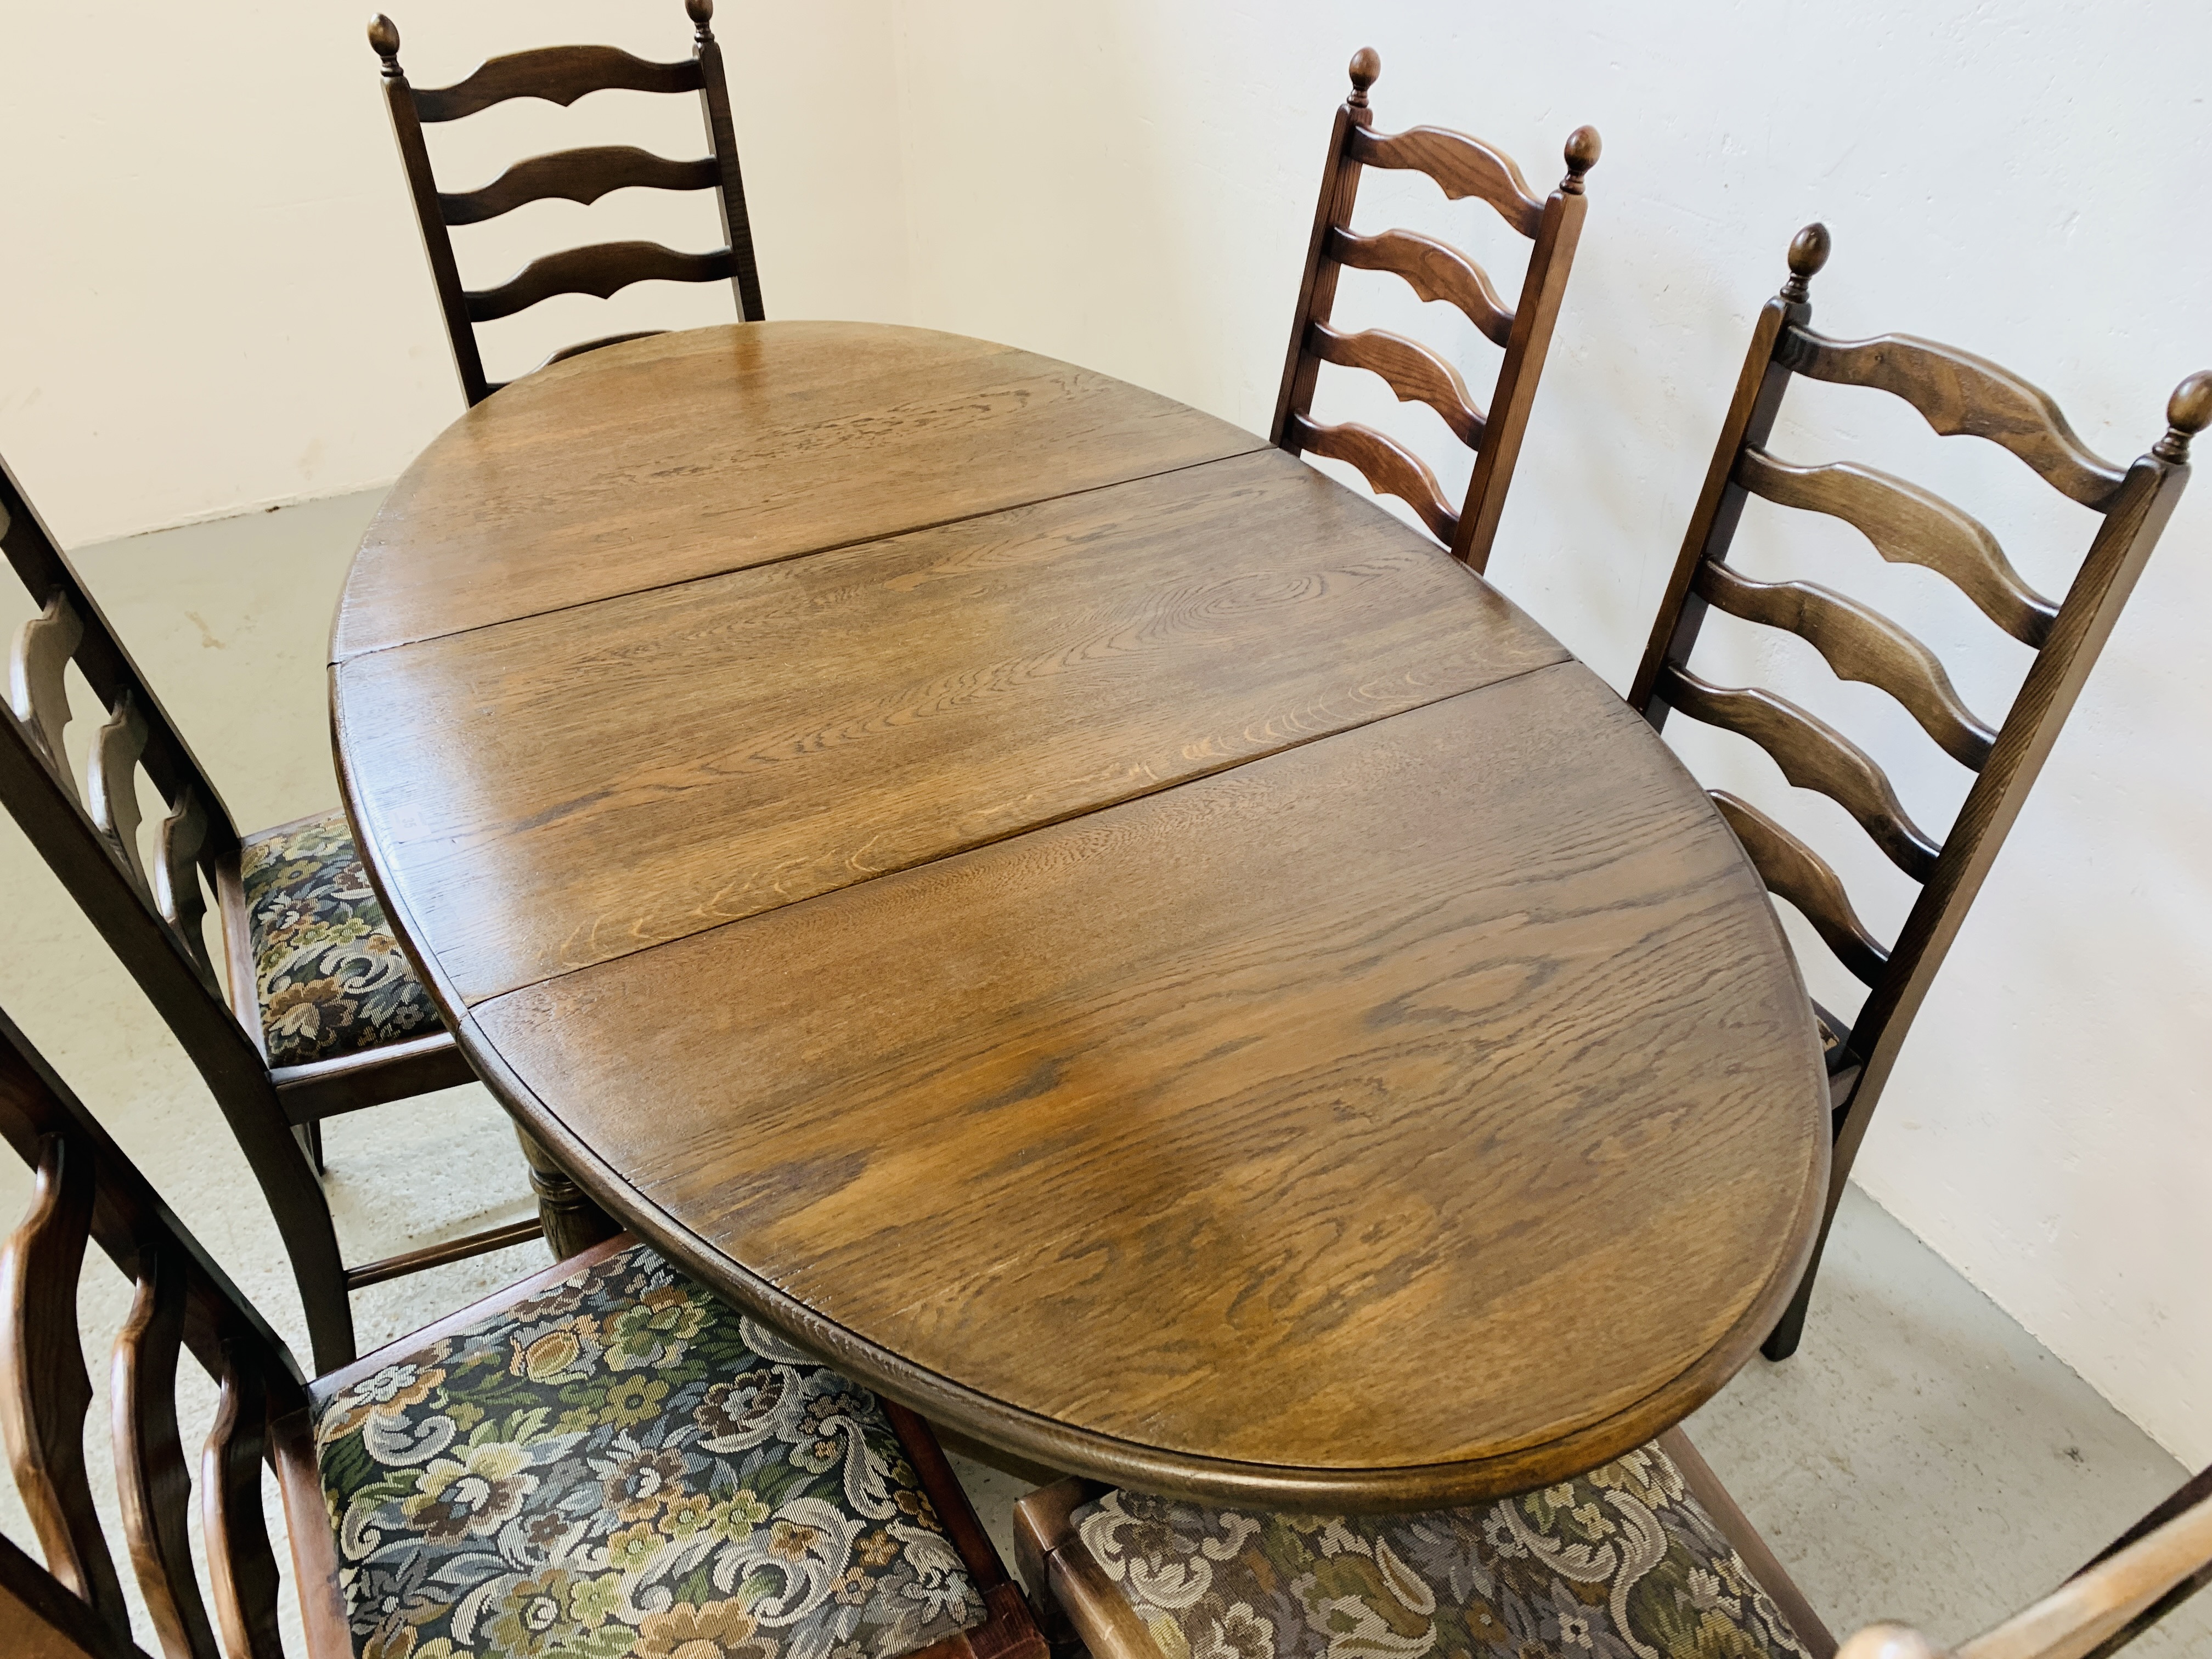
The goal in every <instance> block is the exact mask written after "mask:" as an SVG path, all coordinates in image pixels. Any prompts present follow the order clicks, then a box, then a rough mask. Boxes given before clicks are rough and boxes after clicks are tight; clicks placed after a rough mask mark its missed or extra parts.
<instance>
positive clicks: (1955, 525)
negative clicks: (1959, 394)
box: [1735, 444, 2058, 646]
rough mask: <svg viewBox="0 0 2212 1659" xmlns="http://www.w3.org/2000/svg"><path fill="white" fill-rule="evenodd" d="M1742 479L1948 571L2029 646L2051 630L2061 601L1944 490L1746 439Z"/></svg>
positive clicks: (1888, 549)
mask: <svg viewBox="0 0 2212 1659" xmlns="http://www.w3.org/2000/svg"><path fill="white" fill-rule="evenodd" d="M1735 476H1736V481H1737V482H1738V483H1741V485H1742V486H1743V487H1744V488H1745V489H1748V490H1749V491H1750V492H1751V493H1752V494H1753V495H1761V496H1764V497H1765V499H1766V500H1768V501H1772V502H1774V503H1775V504H1776V505H1777V506H1780V507H1803V508H1805V509H1807V510H1808V512H1814V513H1831V514H1832V515H1833V516H1835V517H1837V518H1838V519H1841V520H1844V522H1845V523H1846V524H1848V525H1850V526H1851V527H1852V528H1854V529H1855V530H1857V531H1859V532H1862V533H1863V534H1864V536H1865V537H1866V538H1867V540H1869V542H1871V543H1873V544H1874V550H1875V552H1877V553H1879V554H1881V556H1882V557H1883V558H1885V559H1887V560H1889V561H1890V562H1892V563H1907V564H1917V565H1923V566H1925V567H1926V568H1929V569H1930V570H1933V571H1935V572H1936V574H1939V575H1942V576H1945V577H1948V578H1949V580H1950V581H1951V584H1952V586H1954V587H1956V588H1957V589H1958V590H1959V591H1960V592H1961V593H1964V594H1965V595H1966V597H1967V598H1968V599H1972V601H1973V602H1974V604H1975V605H1976V606H1977V607H1978V609H1979V610H1980V611H1981V613H1982V614H1983V615H1984V616H1985V617H1988V618H1989V619H1990V621H1991V622H1993V623H1996V625H1997V626H1998V627H1999V628H2002V629H2004V631H2005V632H2006V633H2008V634H2009V635H2012V636H2013V638H2015V639H2016V640H2018V641H2020V642H2021V644H2022V645H2029V646H2040V645H2041V644H2042V643H2043V641H2045V639H2046V638H2047V637H2049V635H2050V633H2051V619H2052V618H2053V617H2056V616H2057V614H2058V607H2057V605H2053V604H2052V603H2051V601H2050V600H2049V599H2045V598H2044V597H2043V596H2042V595H2041V594H2040V593H2038V592H2036V591H2035V590H2034V589H2033V588H2032V587H2030V586H2028V585H2027V583H2026V582H2025V581H2023V580H2021V574H2020V573H2019V572H2018V571H2017V570H2015V569H2014V568H2013V567H2012V561H2011V560H2009V559H2008V558H2006V557H2005V553H2004V549H2003V548H2002V547H2000V546H1999V545H1998V544H1997V538H1996V537H1995V536H1993V535H1992V534H1990V532H1989V530H1988V528H1987V527H1986V526H1984V525H1983V524H1982V523H1981V522H1980V521H1979V520H1975V519H1972V518H1970V517H1969V516H1967V515H1966V513H1961V512H1960V510H1959V509H1958V508H1957V507H1954V506H1952V505H1951V503H1950V502H1948V501H1945V500H1944V499H1943V498H1942V496H1940V495H1933V494H1930V493H1929V491H1927V490H1925V489H1921V488H1920V487H1919V486H1918V485H1917V484H1911V483H1906V482H1905V480H1904V479H1902V478H1893V477H1890V476H1889V475H1888V474H1887V473H1886V472H1877V471H1875V470H1874V469H1873V468H1872V467H1868V466H1855V465H1852V464H1850V462H1848V461H1838V462H1832V463H1831V464H1829V465H1826V466H1791V465H1788V464H1787V463H1786V462H1782V461H1778V460H1776V459H1774V458H1773V457H1772V456H1771V455H1768V454H1765V453H1763V452H1762V451H1760V450H1759V449H1757V448H1755V447H1752V446H1750V445H1748V444H1747V445H1746V446H1745V447H1744V449H1743V452H1742V453H1741V454H1740V455H1739V456H1737V458H1736V464H1735Z"/></svg>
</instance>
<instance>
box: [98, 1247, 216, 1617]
mask: <svg viewBox="0 0 2212 1659" xmlns="http://www.w3.org/2000/svg"><path fill="white" fill-rule="evenodd" d="M184 1338H185V1270H184V1267H183V1264H182V1263H179V1262H172V1261H165V1260H164V1259H163V1257H162V1253H161V1250H160V1249H158V1248H155V1247H152V1246H149V1247H148V1248H147V1249H144V1250H143V1251H141V1252H140V1253H139V1257H138V1274H137V1292H136V1294H135V1295H134V1296H133V1297H132V1299H131V1313H130V1316H129V1317H128V1318H127V1319H125V1321H124V1324H123V1329H122V1331H121V1332H120V1333H119V1334H118V1335H117V1337H116V1339H115V1351H114V1358H113V1371H112V1380H111V1382H110V1384H109V1391H108V1398H109V1400H110V1401H111V1402H112V1415H113V1430H114V1433H113V1441H114V1449H115V1480H116V1486H117V1488H118V1491H119V1492H120V1494H121V1496H122V1500H123V1534H124V1536H125V1539H126V1540H128V1541H129V1544H130V1548H131V1565H132V1567H133V1568H134V1569H135V1570H136V1571H137V1576H138V1588H139V1589H140V1590H141V1591H142V1592H143V1594H144V1595H145V1597H146V1611H147V1613H149V1615H150V1616H151V1617H152V1619H153V1621H154V1629H155V1633H156V1634H157V1635H158V1636H159V1637H160V1638H161V1651H162V1653H163V1654H165V1655H166V1656H167V1659H222V1656H221V1654H220V1653H219V1652H218V1650H216V1640H215V1629H214V1627H213V1626H211V1625H210V1624H209V1622H208V1616H207V1608H206V1607H205V1605H204V1603H203V1602H202V1601H201V1600H200V1593H199V1578H198V1574H197V1571H195V1569H194V1568H193V1565H192V1549H191V1522H190V1518H189V1517H190V1515H191V1494H192V1476H191V1468H189V1467H188V1466H187V1465H186V1463H185V1455H184V1450H183V1446H182V1443H181V1440H180V1437H179V1434H178V1432H177V1354H178V1352H179V1349H181V1348H182V1347H183V1346H184Z"/></svg>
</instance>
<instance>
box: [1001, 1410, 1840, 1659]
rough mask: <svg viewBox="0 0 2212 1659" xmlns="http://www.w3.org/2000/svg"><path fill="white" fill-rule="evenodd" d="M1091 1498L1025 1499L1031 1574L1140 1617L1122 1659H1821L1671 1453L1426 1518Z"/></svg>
mask: <svg viewBox="0 0 2212 1659" xmlns="http://www.w3.org/2000/svg"><path fill="white" fill-rule="evenodd" d="M1077 1484H1078V1483H1073V1482H1064V1483H1062V1485H1061V1486H1060V1487H1054V1488H1048V1490H1047V1491H1046V1492H1039V1493H1036V1494H1034V1495H1033V1496H1032V1497H1030V1498H1025V1499H1024V1500H1023V1503H1022V1505H1021V1517H1022V1518H1021V1520H1020V1522H1018V1525H1020V1526H1021V1527H1022V1528H1023V1529H1024V1531H1025V1532H1028V1533H1030V1534H1031V1535H1030V1537H1028V1538H1025V1539H1024V1545H1025V1547H1030V1548H1034V1549H1035V1550H1036V1558H1035V1559H1036V1566H1035V1568H1033V1571H1039V1572H1040V1574H1041V1575H1042V1574H1043V1573H1049V1572H1054V1571H1058V1572H1061V1573H1065V1572H1066V1571H1069V1569H1070V1567H1071V1565H1072V1566H1073V1571H1074V1572H1075V1573H1076V1575H1077V1576H1078V1577H1079V1578H1081V1579H1083V1580H1086V1581H1088V1583H1087V1585H1086V1586H1082V1587H1078V1588H1076V1589H1073V1590H1072V1591H1071V1592H1070V1593H1069V1594H1068V1595H1066V1596H1065V1597H1063V1598H1061V1599H1063V1600H1066V1601H1069V1602H1070V1603H1071V1604H1073V1605H1092V1606H1096V1605H1097V1604H1098V1602H1099V1601H1104V1602H1105V1603H1106V1605H1107V1606H1108V1607H1109V1613H1111V1609H1112V1608H1113V1607H1114V1606H1115V1604H1117V1603H1118V1604H1119V1606H1120V1607H1121V1608H1122V1609H1125V1610H1126V1613H1127V1618H1126V1619H1124V1618H1122V1617H1121V1616H1119V1615H1118V1614H1112V1622H1113V1623H1114V1624H1115V1626H1119V1627H1120V1629H1121V1632H1122V1634H1121V1639H1120V1640H1118V1641H1116V1642H1114V1643H1111V1644H1109V1645H1110V1646H1111V1647H1112V1649H1113V1650H1114V1655H1115V1659H1151V1656H1152V1653H1153V1652H1155V1651H1156V1652H1157V1653H1158V1656H1161V1659H1348V1656H1352V1655H1355V1654H1356V1655H1358V1656H1361V1659H1384V1656H1404V1659H1412V1656H1415V1655H1424V1654H1433V1655H1437V1656H1439V1659H1444V1656H1450V1659H1461V1656H1465V1659H1784V1656H1790V1659H1808V1656H1809V1655H1810V1654H1811V1652H1812V1650H1810V1649H1808V1647H1807V1646H1806V1645H1805V1644H1802V1643H1801V1641H1800V1640H1799V1638H1798V1636H1797V1633H1796V1631H1795V1630H1794V1629H1793V1627H1792V1626H1791V1624H1790V1619H1789V1617H1788V1616H1787V1615H1786V1614H1785V1613H1784V1611H1783V1610H1782V1608H1781V1607H1778V1606H1777V1605H1776V1602H1775V1600H1774V1598H1773V1597H1771V1596H1770V1595H1768V1594H1767V1592H1766V1590H1765V1589H1764V1588H1762V1586H1761V1585H1760V1583H1759V1580H1758V1578H1757V1577H1754V1576H1753V1571H1752V1569H1751V1568H1750V1567H1749V1566H1748V1565H1746V1563H1745V1561H1744V1559H1743V1558H1742V1557H1741V1555H1739V1554H1738V1553H1736V1551H1735V1548H1734V1547H1732V1546H1731V1545H1730V1544H1729V1541H1728V1539H1727V1537H1726V1536H1724V1535H1723V1533H1722V1531H1721V1529H1720V1528H1719V1527H1718V1526H1717V1524H1716V1523H1715V1522H1714V1520H1713V1519H1712V1517H1711V1516H1710V1515H1709V1514H1708V1513H1707V1512H1706V1510H1705V1506H1704V1505H1703V1504H1701V1503H1700V1502H1699V1499H1698V1498H1697V1496H1696V1494H1695V1493H1694V1492H1692V1490H1691V1487H1690V1486H1689V1483H1688V1482H1687V1481H1686V1479H1685V1477H1684V1474H1683V1472H1682V1470H1681V1469H1680V1468H1678V1467H1677V1465H1676V1464H1675V1462H1674V1459H1673V1458H1671V1457H1669V1456H1668V1454H1667V1453H1666V1451H1665V1450H1663V1449H1662V1448H1660V1447H1659V1446H1658V1445H1656V1444H1650V1445H1645V1446H1644V1447H1641V1448H1639V1449H1637V1450H1635V1451H1632V1452H1630V1453H1629V1454H1627V1455H1626V1456H1624V1457H1620V1458H1616V1459H1615V1460H1614V1461H1613V1462H1610V1463H1607V1464H1603V1465H1601V1467H1599V1468H1595V1469H1593V1470H1591V1471H1590V1472H1589V1474H1583V1475H1579V1476H1577V1477H1576V1478H1575V1479H1574V1480H1565V1481H1561V1482H1559V1484H1557V1485H1555V1486H1547V1487H1544V1488H1542V1489H1541V1490H1539V1491H1536V1492H1527V1493H1524V1494H1522V1496H1520V1497H1517V1498H1503V1499H1500V1500H1498V1502H1495V1503H1490V1504H1476V1505H1474V1506H1472V1507H1469V1508H1466V1509H1454V1510H1435V1511H1431V1512H1430V1513H1427V1514H1416V1515H1364V1516H1334V1515H1285V1514H1277V1513H1271V1512H1269V1511H1267V1510H1258V1509H1218V1508H1212V1507H1210V1506H1207V1505H1205V1504H1194V1503H1187V1502H1182V1501H1178V1500H1176V1499H1173V1498H1155V1497H1150V1496H1147V1495H1146V1494H1143V1493H1140V1492H1129V1491H1126V1490H1101V1489H1099V1488H1097V1487H1095V1486H1091V1487H1089V1488H1087V1489H1085V1490H1084V1491H1081V1492H1078V1491H1077V1490H1076V1487H1077ZM1055 1496H1057V1497H1058V1498H1059V1501H1058V1502H1054V1501H1053V1500H1054V1498H1055ZM1073 1498H1081V1500H1082V1501H1079V1502H1075V1503H1073V1505H1072V1507H1066V1508H1063V1505H1066V1504H1068V1503H1069V1500H1071V1499H1073ZM1061 1516H1064V1517H1065V1518H1064V1519H1062V1518H1061ZM1047 1559H1050V1560H1051V1563H1052V1565H1051V1566H1049V1567H1047V1566H1046V1565H1045V1562H1046V1560H1047ZM1085 1589H1087V1590H1088V1592H1089V1594H1088V1595H1086V1594H1085ZM1087 1633H1089V1632H1087ZM1823 1636H1824V1637H1825V1632H1823ZM1092 1645H1093V1646H1094V1648H1095V1647H1096V1646H1097V1642H1096V1641H1095V1640H1094V1641H1093V1643H1092ZM1822 1650H1823V1651H1827V1650H1832V1644H1826V1642H1825V1641H1824V1642H1823V1647H1822Z"/></svg>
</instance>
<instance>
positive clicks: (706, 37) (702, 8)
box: [684, 0, 714, 46]
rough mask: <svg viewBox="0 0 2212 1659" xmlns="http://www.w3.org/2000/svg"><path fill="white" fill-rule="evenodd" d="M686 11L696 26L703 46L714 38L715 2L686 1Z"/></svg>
mask: <svg viewBox="0 0 2212 1659" xmlns="http://www.w3.org/2000/svg"><path fill="white" fill-rule="evenodd" d="M684 13H685V15H687V16H689V17H690V19H691V21H692V22H693V23H694V24H695V25H696V29H697V33H698V37H699V44H700V45H701V46H705V45H707V44H708V42H709V41H711V40H713V39H714V27H713V24H714V0H684Z"/></svg>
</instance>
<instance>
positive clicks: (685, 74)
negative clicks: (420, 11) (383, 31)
mask: <svg viewBox="0 0 2212 1659" xmlns="http://www.w3.org/2000/svg"><path fill="white" fill-rule="evenodd" d="M397 44H398V43H397V42H396V41H395V42H394V45H395V46H396V45H397ZM609 89H616V90H621V91H626V92H696V91H698V90H699V66H698V64H696V63H679V64H650V63H647V62H646V61H645V60H644V59H643V58H634V57H632V56H631V55H630V54H629V53H628V52H624V51H623V50H622V49H621V48H620V47H617V46H539V47H538V48H536V49H535V50H534V51H531V52H509V53H508V54H507V56H505V57H503V58H492V59H491V60H490V61H489V62H488V63H486V64H483V65H481V66H480V67H479V68H478V69H477V70H476V71H475V73H473V74H471V75H470V76H468V77H467V78H466V79H465V80H461V81H457V82H454V83H453V85H452V86H450V87H435V88H422V90H420V91H418V92H416V94H415V106H416V109H418V110H420V111H421V112H422V118H423V119H424V120H425V121H458V120H459V119H461V118H463V117H464V116H469V115H474V114H476V113H477V112H478V111H480V110H487V109H489V108H490V107H491V106H493V105H494V104H503V103H505V102H506V101H507V100H508V99H510V98H542V99H544V100H545V101H546V102H548V103H550V104H573V103H574V102H575V101H576V100H578V99H579V98H581V97H582V96H583V95H584V94H586V93H590V92H603V91H606V90H609Z"/></svg>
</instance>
